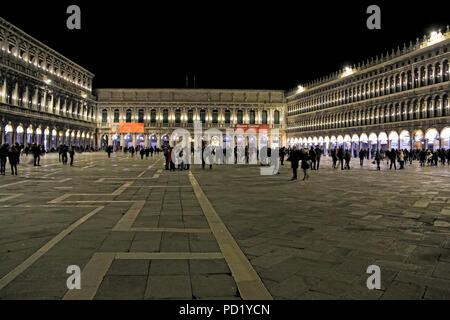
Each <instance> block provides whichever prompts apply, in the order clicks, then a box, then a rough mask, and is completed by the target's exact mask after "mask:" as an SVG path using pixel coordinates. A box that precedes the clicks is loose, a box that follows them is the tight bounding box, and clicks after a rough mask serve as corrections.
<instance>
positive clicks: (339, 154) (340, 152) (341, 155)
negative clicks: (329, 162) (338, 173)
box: [337, 147, 344, 170]
mask: <svg viewBox="0 0 450 320" xmlns="http://www.w3.org/2000/svg"><path fill="white" fill-rule="evenodd" d="M337 157H338V159H339V163H340V164H341V170H344V148H342V147H340V148H339V150H338V152H337Z"/></svg>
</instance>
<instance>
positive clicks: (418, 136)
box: [413, 130, 424, 150]
mask: <svg viewBox="0 0 450 320" xmlns="http://www.w3.org/2000/svg"><path fill="white" fill-rule="evenodd" d="M423 140H424V134H423V131H422V130H416V131H415V132H414V135H413V145H414V149H418V150H421V149H422V148H423V144H424V141H423Z"/></svg>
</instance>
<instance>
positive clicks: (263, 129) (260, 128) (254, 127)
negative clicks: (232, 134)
mask: <svg viewBox="0 0 450 320" xmlns="http://www.w3.org/2000/svg"><path fill="white" fill-rule="evenodd" d="M235 130H236V131H238V132H243V133H257V134H269V132H270V125H268V124H237V125H236V127H235Z"/></svg>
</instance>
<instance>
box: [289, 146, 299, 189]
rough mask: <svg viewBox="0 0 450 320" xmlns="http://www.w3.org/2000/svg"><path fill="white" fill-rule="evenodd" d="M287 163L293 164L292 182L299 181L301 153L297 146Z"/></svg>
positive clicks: (294, 147)
mask: <svg viewBox="0 0 450 320" xmlns="http://www.w3.org/2000/svg"><path fill="white" fill-rule="evenodd" d="M287 161H290V162H291V168H292V178H291V181H294V180H297V170H298V162H299V161H300V152H299V151H298V150H297V146H293V147H292V150H291V152H290V154H289V157H288V159H287Z"/></svg>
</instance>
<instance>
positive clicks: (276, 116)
mask: <svg viewBox="0 0 450 320" xmlns="http://www.w3.org/2000/svg"><path fill="white" fill-rule="evenodd" d="M273 119H274V124H280V111H278V110H275V112H274V115H273Z"/></svg>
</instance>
